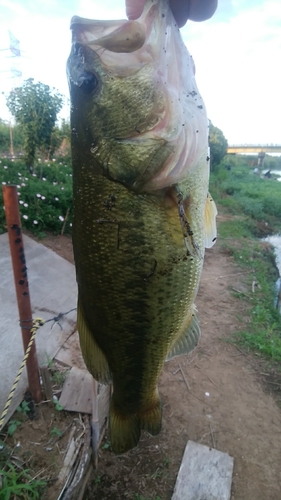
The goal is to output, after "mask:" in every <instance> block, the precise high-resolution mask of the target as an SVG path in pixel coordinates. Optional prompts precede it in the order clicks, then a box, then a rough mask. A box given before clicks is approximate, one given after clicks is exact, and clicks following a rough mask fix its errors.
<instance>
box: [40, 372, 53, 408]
mask: <svg viewBox="0 0 281 500" xmlns="http://www.w3.org/2000/svg"><path fill="white" fill-rule="evenodd" d="M40 373H41V377H42V383H43V389H44V393H45V397H46V399H47V400H49V401H53V388H52V383H51V377H50V372H49V369H48V367H47V366H41V367H40Z"/></svg>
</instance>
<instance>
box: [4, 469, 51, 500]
mask: <svg viewBox="0 0 281 500" xmlns="http://www.w3.org/2000/svg"><path fill="white" fill-rule="evenodd" d="M0 477H1V479H2V487H1V491H0V498H1V500H23V499H28V500H36V499H40V498H42V492H43V490H44V488H45V487H46V484H47V483H46V481H43V480H34V479H33V478H32V477H31V476H30V470H29V469H23V470H19V468H18V467H16V466H14V465H13V464H12V463H10V462H8V463H7V464H6V465H5V466H4V467H3V468H2V467H1V468H0Z"/></svg>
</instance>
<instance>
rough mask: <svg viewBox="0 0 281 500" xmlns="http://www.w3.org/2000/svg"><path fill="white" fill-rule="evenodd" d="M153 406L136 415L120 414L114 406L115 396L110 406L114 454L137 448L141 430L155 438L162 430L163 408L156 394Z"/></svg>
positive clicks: (111, 437)
mask: <svg viewBox="0 0 281 500" xmlns="http://www.w3.org/2000/svg"><path fill="white" fill-rule="evenodd" d="M155 396H156V397H155V398H154V401H153V404H151V405H150V406H149V407H147V409H146V408H144V409H142V410H141V411H140V412H138V413H134V414H128V413H127V414H122V413H120V412H119V411H118V410H117V409H116V406H115V404H114V394H113V397H112V400H111V405H110V420H109V426H110V440H111V447H112V451H114V453H125V452H126V451H129V450H131V449H132V448H134V447H135V446H137V444H138V442H139V439H140V435H141V430H145V431H147V432H149V434H152V435H153V436H155V435H156V434H158V433H159V432H160V430H161V422H162V408H161V402H160V399H159V396H158V392H157V391H156V393H155Z"/></svg>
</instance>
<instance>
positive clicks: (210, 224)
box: [204, 193, 218, 248]
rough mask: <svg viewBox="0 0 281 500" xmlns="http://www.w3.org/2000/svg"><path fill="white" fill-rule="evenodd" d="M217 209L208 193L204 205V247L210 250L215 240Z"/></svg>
mask: <svg viewBox="0 0 281 500" xmlns="http://www.w3.org/2000/svg"><path fill="white" fill-rule="evenodd" d="M217 213H218V211H217V207H216V204H215V202H214V200H213V198H212V196H211V195H210V193H208V195H207V200H206V205H205V221H204V226H205V247H206V248H211V247H212V246H213V245H214V244H215V242H216V239H217V224H216V216H217Z"/></svg>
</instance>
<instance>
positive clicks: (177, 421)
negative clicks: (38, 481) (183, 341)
mask: <svg viewBox="0 0 281 500" xmlns="http://www.w3.org/2000/svg"><path fill="white" fill-rule="evenodd" d="M41 242H42V243H44V244H45V245H47V246H48V247H49V248H52V249H53V250H54V251H56V252H57V253H59V254H60V255H61V256H62V257H64V258H66V259H67V260H69V261H70V262H73V256H72V246H71V240H70V238H68V237H66V236H62V237H53V236H48V237H46V238H45V239H44V240H41ZM233 289H235V290H240V291H243V292H245V293H247V292H250V290H248V289H247V285H246V284H245V273H244V271H243V270H241V268H239V267H237V265H236V264H235V263H234V262H233V259H232V257H231V256H230V255H229V254H228V253H227V251H225V250H224V248H223V246H222V245H221V244H220V242H218V243H217V244H216V245H215V247H214V248H213V249H211V250H208V251H207V254H206V258H205V264H204V271H203V275H202V279H201V284H200V289H199V293H198V297H197V300H196V305H197V308H198V316H199V319H200V324H201V330H202V337H201V341H200V344H199V346H198V348H197V349H196V350H195V351H194V352H193V353H191V354H190V355H188V356H180V357H177V358H175V359H173V360H172V361H170V362H168V363H166V364H165V367H164V369H163V372H162V375H161V377H160V383H159V389H160V395H161V399H162V403H163V428H162V432H161V433H160V435H159V436H157V437H150V436H148V435H147V434H143V436H142V438H141V441H140V444H139V446H138V447H137V448H136V449H134V450H132V451H130V452H128V453H126V454H124V455H122V456H116V455H114V454H113V453H112V452H111V451H110V446H109V436H107V435H106V436H105V438H104V441H103V443H102V446H101V448H100V451H99V466H98V470H94V469H93V470H92V472H91V476H90V481H89V483H88V487H87V489H86V492H85V495H84V500H90V499H96V500H102V499H110V500H121V499H129V500H170V498H171V496H172V493H173V488H174V484H175V481H176V477H177V474H178V471H179V467H180V463H181V459H182V455H183V452H184V449H185V446H186V444H187V441H188V440H189V439H191V440H193V441H196V442H198V443H202V444H205V445H207V446H210V447H215V448H216V449H218V450H221V451H224V452H227V453H229V454H230V455H231V456H232V457H234V474H233V482H232V495H231V500H281V411H280V405H281V378H280V376H279V375H278V372H277V371H275V372H274V371H272V366H269V365H268V363H267V362H266V361H264V360H262V359H260V358H259V356H258V355H256V354H253V353H248V352H245V351H244V350H241V349H240V348H237V347H235V346H234V345H233V344H231V343H230V340H231V338H232V336H233V334H234V333H235V332H236V331H238V330H241V329H242V328H243V326H244V325H245V323H247V321H248V318H247V315H246V313H245V310H246V306H245V303H244V302H243V301H242V300H241V299H237V298H235V297H234V295H233ZM274 373H275V375H274ZM48 411H49V414H45V415H44V414H43V415H41V416H40V412H39V418H38V419H37V420H35V421H33V422H31V421H27V422H25V423H24V424H23V425H22V426H21V428H20V430H18V431H16V433H15V434H14V436H13V437H12V438H9V440H10V445H11V444H12V442H13V444H14V445H15V444H16V443H17V442H19V441H20V442H21V447H22V449H24V451H25V453H28V452H29V453H32V455H33V462H34V461H35V462H36V461H37V462H38V464H37V469H38V470H44V469H45V470H46V471H49V476H48V478H52V479H54V477H55V476H56V474H58V472H59V470H60V467H61V463H62V457H63V452H64V449H65V446H66V443H67V437H66V438H65V443H64V442H63V439H64V438H62V439H61V440H59V441H57V443H56V444H57V445H58V446H56V445H54V446H51V447H52V450H51V451H52V454H51V451H45V452H44V453H42V449H43V448H44V447H43V444H42V443H44V445H45V444H46V442H48V441H47V438H48V437H49V434H50V429H51V428H54V426H55V427H58V428H59V429H60V430H64V429H65V428H66V427H67V426H68V425H69V421H70V420H71V419H74V418H77V415H75V414H70V413H67V412H64V411H63V412H57V411H54V409H50V408H49V410H48ZM19 433H20V434H19ZM31 442H33V443H34V442H37V443H41V444H42V446H40V445H39V444H37V445H36V444H35V445H34V444H31ZM46 447H47V448H48V446H45V448H46ZM49 447H50V446H49ZM39 449H40V453H39ZM44 474H45V477H46V472H45V473H43V474H42V475H43V476H44ZM55 488H56V486H55V483H50V485H49V489H48V492H47V496H46V498H47V499H51V498H56V496H55V495H54V493H55V492H56V490H55Z"/></svg>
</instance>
